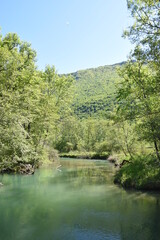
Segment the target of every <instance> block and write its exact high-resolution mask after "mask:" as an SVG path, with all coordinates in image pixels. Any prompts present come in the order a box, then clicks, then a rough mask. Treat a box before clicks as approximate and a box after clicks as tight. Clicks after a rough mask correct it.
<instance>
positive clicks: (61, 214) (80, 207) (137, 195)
mask: <svg viewBox="0 0 160 240" xmlns="http://www.w3.org/2000/svg"><path fill="white" fill-rule="evenodd" d="M58 164H61V165H62V166H61V167H60V169H61V171H59V170H56V166H55V165H56V164H55V165H53V166H51V167H49V168H42V169H39V170H37V171H36V173H35V175H33V176H17V175H14V176H13V175H3V176H0V182H1V181H2V182H3V183H4V186H3V187H1V188H0V240H12V239H13V240H63V239H64V240H104V239H105V240H108V239H109V240H119V239H127V240H128V239H129V240H130V239H133V240H138V239H140V240H152V239H153V240H156V239H157V240H159V239H160V194H158V193H148V194H147V193H142V192H135V191H129V192H126V191H125V190H123V189H121V188H119V187H118V186H115V185H114V184H113V183H112V179H113V173H114V169H113V166H112V165H111V164H109V163H108V162H106V161H90V160H89V161H88V160H71V159H68V160H67V159H63V160H61V162H60V163H58Z"/></svg>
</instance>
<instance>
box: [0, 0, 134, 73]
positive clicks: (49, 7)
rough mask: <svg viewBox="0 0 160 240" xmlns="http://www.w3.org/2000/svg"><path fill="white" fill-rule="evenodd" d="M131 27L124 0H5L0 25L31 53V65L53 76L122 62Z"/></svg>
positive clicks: (0, 14)
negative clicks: (34, 58)
mask: <svg viewBox="0 0 160 240" xmlns="http://www.w3.org/2000/svg"><path fill="white" fill-rule="evenodd" d="M130 23H131V19H130V18H129V12H128V10H127V4H126V0H27V1H22V0H14V1H10V0H5V1H1V7H0V26H1V32H2V34H3V35H5V34H6V33H8V32H16V33H17V34H18V35H19V36H20V38H21V39H22V40H25V41H27V42H30V43H31V44H32V48H34V49H35V50H36V52H37V66H38V68H39V69H44V68H45V65H47V64H50V65H55V67H56V69H57V71H58V73H69V72H74V71H76V70H79V69H86V68H91V67H98V66H102V65H108V64H114V63H117V62H121V61H124V60H126V59H127V55H128V54H129V52H130V50H131V47H132V46H131V44H130V43H129V41H128V40H126V39H123V38H122V37H121V36H122V33H123V30H124V29H125V28H126V27H127V26H128V25H129V24H130Z"/></svg>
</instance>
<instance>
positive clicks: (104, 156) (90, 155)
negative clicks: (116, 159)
mask: <svg viewBox="0 0 160 240" xmlns="http://www.w3.org/2000/svg"><path fill="white" fill-rule="evenodd" d="M59 156H60V157H65V158H77V159H99V160H107V159H108V157H109V154H108V153H107V152H106V153H101V154H100V153H96V152H69V153H60V154H59Z"/></svg>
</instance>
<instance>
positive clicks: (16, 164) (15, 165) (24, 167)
mask: <svg viewBox="0 0 160 240" xmlns="http://www.w3.org/2000/svg"><path fill="white" fill-rule="evenodd" d="M36 168H38V163H35V162H34V161H30V162H25V161H12V162H6V161H5V162H2V163H0V173H17V174H29V175H31V174H34V172H35V169H36Z"/></svg>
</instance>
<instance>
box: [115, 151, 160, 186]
mask: <svg viewBox="0 0 160 240" xmlns="http://www.w3.org/2000/svg"><path fill="white" fill-rule="evenodd" d="M114 182H115V183H117V184H120V185H121V186H123V187H124V188H134V189H138V190H160V166H159V165H158V163H157V162H156V160H155V158H154V157H153V156H147V157H136V158H135V159H134V160H132V161H131V162H130V163H126V164H125V165H124V166H122V167H121V168H120V169H119V170H118V171H117V173H116V175H115V179H114Z"/></svg>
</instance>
